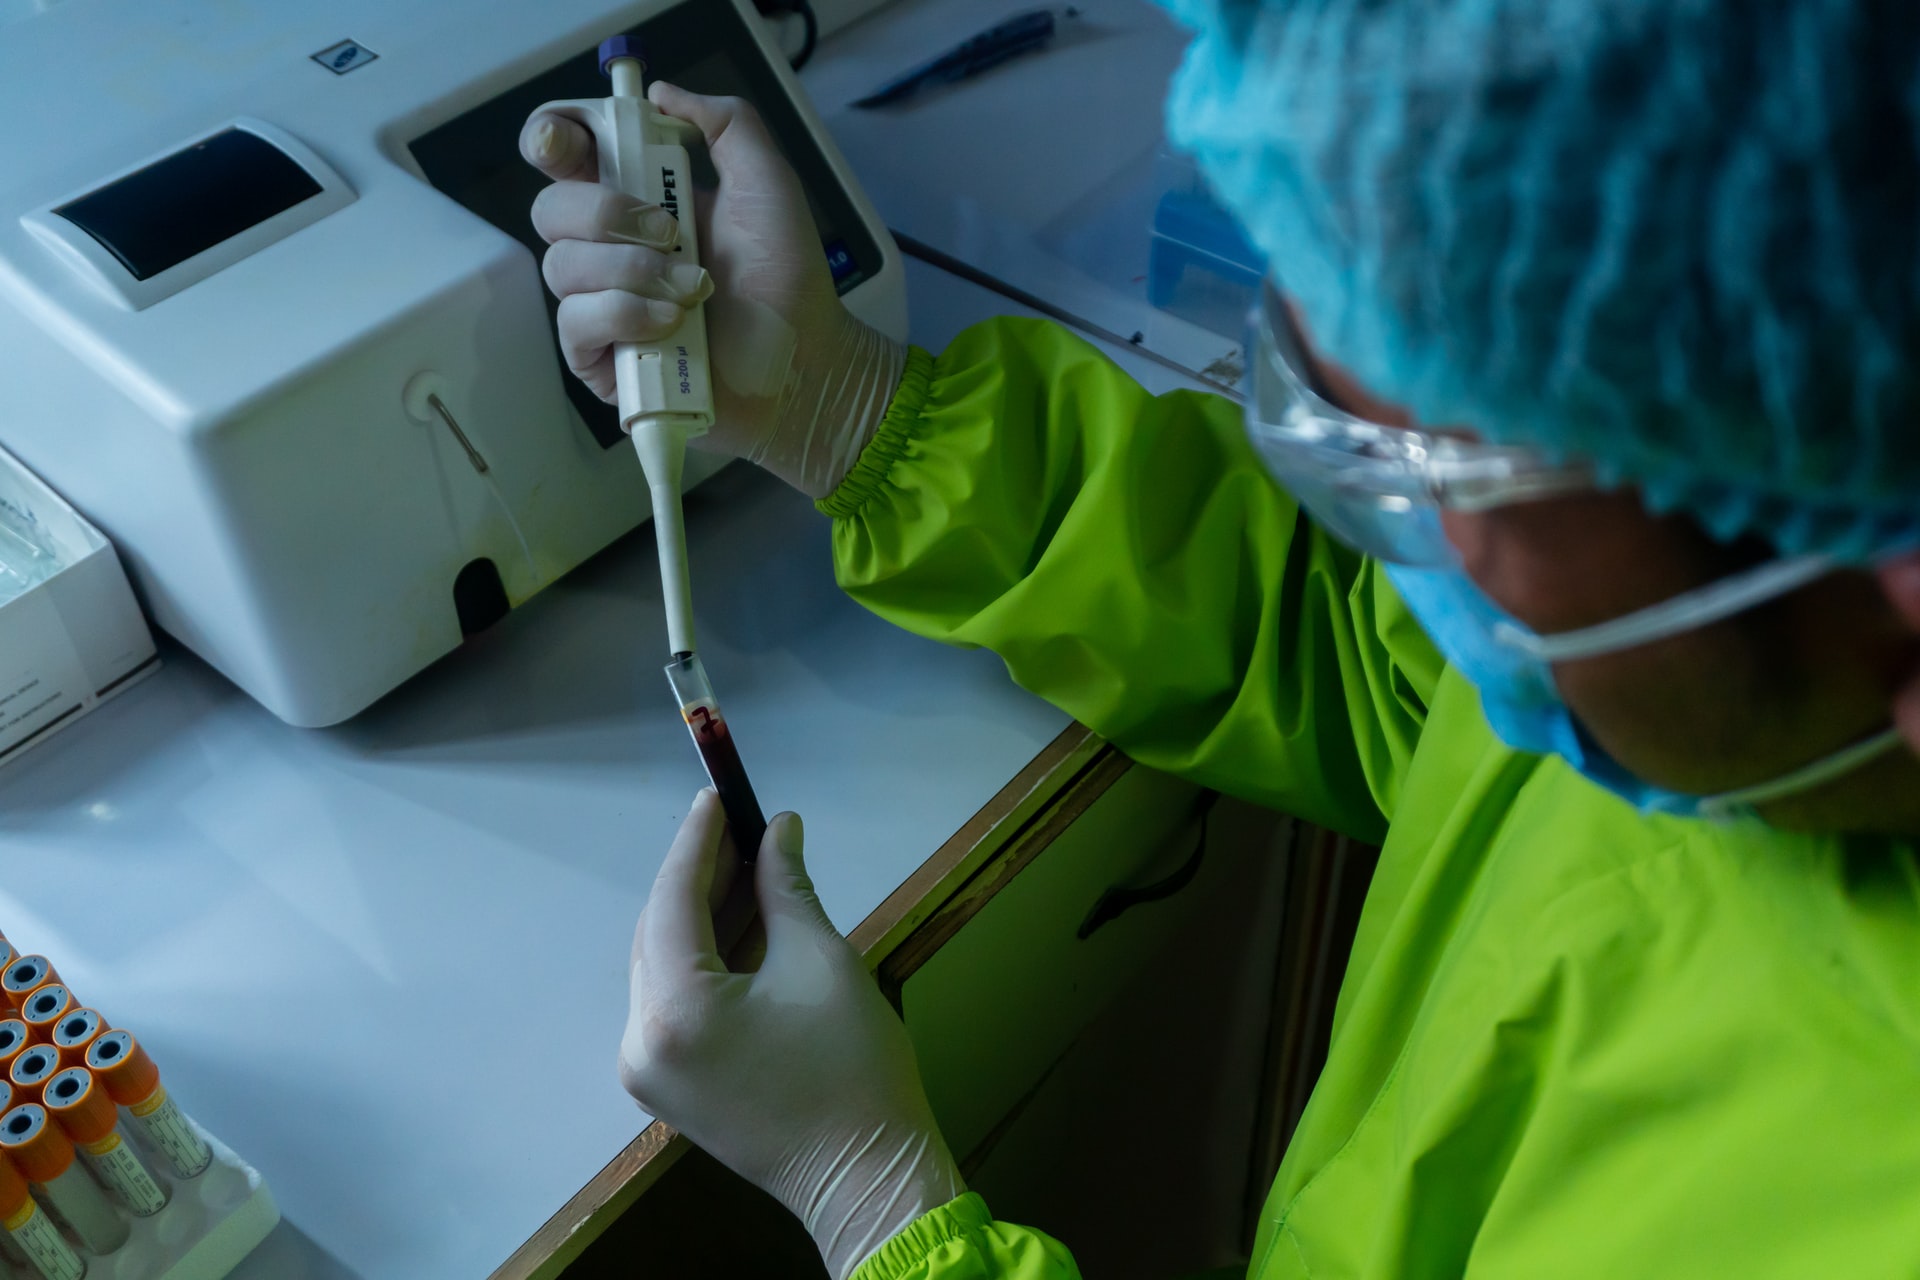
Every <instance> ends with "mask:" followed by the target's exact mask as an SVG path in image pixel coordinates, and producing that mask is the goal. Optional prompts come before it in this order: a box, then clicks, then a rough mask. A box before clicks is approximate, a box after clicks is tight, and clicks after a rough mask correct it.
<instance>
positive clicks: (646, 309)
mask: <svg viewBox="0 0 1920 1280" xmlns="http://www.w3.org/2000/svg"><path fill="white" fill-rule="evenodd" d="M647 96H648V98H650V99H651V100H652V102H653V104H654V105H655V106H656V107H658V108H660V110H662V111H665V112H666V113H668V114H669V115H673V116H677V117H679V118H681V119H683V120H687V121H689V122H691V123H692V124H693V125H695V126H696V127H697V128H699V130H700V132H701V133H702V134H703V135H704V136H705V138H706V142H707V148H708V151H709V152H710V154H711V155H712V158H713V167H714V169H715V171H716V172H717V173H718V174H719V178H720V183H719V188H718V190H717V191H716V192H714V193H711V194H710V195H709V193H704V192H696V193H695V195H694V200H693V203H694V204H695V206H696V216H697V217H698V219H699V227H700V246H701V256H702V257H703V258H704V260H705V261H704V267H705V270H704V271H702V270H701V269H700V268H697V267H695V266H693V264H691V263H685V262H681V263H675V262H674V261H673V260H672V258H671V256H670V254H669V253H668V252H667V251H668V250H670V249H671V247H672V245H673V243H674V240H675V239H676V237H677V234H678V224H676V223H675V222H674V219H673V217H672V215H671V214H668V213H667V212H666V211H665V210H664V209H661V208H660V207H659V206H657V205H650V204H647V203H646V202H645V201H643V200H640V199H637V198H635V197H632V196H628V195H625V194H623V193H621V192H618V191H614V190H611V189H609V188H606V187H602V186H601V185H600V184H599V181H598V178H599V161H598V158H597V155H596V153H595V149H594V141H593V135H592V134H590V133H589V132H588V131H587V130H586V129H585V128H583V127H582V126H581V125H579V124H577V123H575V122H573V121H571V120H566V119H563V118H561V117H559V116H556V115H552V114H550V113H542V112H535V113H534V114H533V115H532V116H530V117H529V118H528V120H527V123H526V125H525V127H524V128H523V129H522V130H521V134H520V151H521V154H522V155H524V156H525V157H526V159H527V160H528V161H529V162H530V163H531V164H533V165H534V166H535V167H536V168H538V169H539V170H540V171H541V172H543V173H545V174H546V175H547V176H548V177H550V178H552V179H554V184H553V185H552V186H551V187H548V188H547V189H546V190H545V191H543V192H541V193H540V196H539V198H538V199H536V200H535V201H534V205H533V224H534V228H535V230H537V231H538V232H539V233H540V237H541V238H542V239H543V240H545V241H546V242H547V244H548V245H549V246H550V247H549V248H548V250H547V254H546V258H545V260H544V262H543V263H542V264H541V267H542V272H543V274H544V275H545V276H546V281H547V286H548V287H549V288H551V289H552V290H553V291H554V293H555V294H557V295H558V296H559V298H560V314H559V330H560V348H561V351H562V352H563V353H564V355H565V357H566V360H567V364H568V366H569V367H570V368H572V370H573V371H574V373H575V374H577V375H579V377H580V378H581V379H582V380H583V381H584V382H586V384H587V385H588V386H589V387H591V388H592V389H593V391H594V393H595V394H596V395H598V396H599V397H600V398H601V399H602V400H606V401H608V402H609V403H611V402H612V401H613V400H614V398H615V397H614V380H613V344H614V343H616V342H650V341H656V340H658V339H661V338H664V337H666V336H668V335H669V334H671V333H672V332H673V330H674V329H675V328H677V327H678V326H679V324H680V321H681V320H682V318H683V317H684V316H685V314H686V311H685V308H687V307H689V306H691V305H693V304H694V303H697V302H700V301H702V300H706V302H707V352H708V358H709V360H711V361H712V365H713V370H712V372H713V389H714V413H715V421H714V425H713V430H712V431H711V432H710V433H709V434H708V435H706V436H704V437H701V438H699V439H697V440H696V441H695V443H696V445H698V446H699V447H704V448H707V449H711V450H716V451H719V452H722V453H726V454H729V455H732V456H735V457H742V458H746V459H748V460H750V461H752V462H755V463H758V464H759V465H761V466H763V467H765V468H767V470H769V471H771V472H773V473H774V474H775V475H778V476H779V477H781V478H782V479H783V480H786V481H787V482H788V483H789V484H791V485H793V486H794V487H796V488H798V489H800V490H802V491H803V492H805V493H808V494H810V495H811V496H813V497H816V498H819V497H824V496H826V495H827V494H828V493H831V492H832V491H833V489H834V488H835V487H836V486H837V485H838V484H839V483H840V481H841V479H842V478H843V477H845V475H846V474H847V472H848V471H849V470H851V469H852V467H853V464H854V462H855V461H856V460H857V459H858V458H859V456H860V450H861V449H863V448H865V447H866V444H867V441H868V440H870V439H872V438H873V434H874V432H875V431H876V430H877V429H878V428H879V425H880V420H881V419H882V418H883V417H885V416H886V411H887V405H888V403H889V402H890V401H891V400H892V398H893V393H894V389H895V388H896V387H897V386H898V385H899V382H900V373H901V370H902V368H904V366H905V359H906V356H905V352H904V351H903V350H902V349H901V348H900V346H899V344H897V343H895V342H893V341H892V340H891V339H889V338H887V337H886V336H885V335H884V334H882V333H880V332H878V331H877V330H875V329H873V328H872V327H870V326H869V325H866V324H864V323H863V322H861V321H860V320H859V319H858V318H856V317H855V316H854V315H853V314H852V313H850V312H849V311H848V310H847V309H846V307H845V306H843V305H842V304H841V302H840V297H839V295H838V294H837V293H836V292H835V290H834V287H833V277H832V275H831V273H829V271H828V270H827V264H826V258H825V254H824V251H823V250H822V248H821V243H820V234H819V231H818V230H817V229H816V228H815V227H814V225H813V217H812V215H811V214H810V213H809V212H808V209H807V201H806V194H805V193H804V192H803V191H802V190H801V187H800V180H799V178H798V177H797V176H796V175H795V173H794V172H793V169H792V167H791V166H789V165H788V164H787V162H786V160H785V159H784V158H782V156H781V155H780V153H779V151H778V149H777V148H776V147H775V146H774V143H773V139H772V138H771V137H770V136H769V135H768V133H767V130H766V126H765V125H764V124H762V123H761V120H760V117H759V115H758V113H756V112H755V111H754V109H753V108H752V107H751V106H749V105H748V104H747V103H745V102H742V101H741V100H740V99H738V98H709V97H702V96H700V95H698V94H692V93H687V92H685V91H683V90H681V89H677V88H674V87H673V86H671V85H668V84H663V83H656V84H654V85H653V86H652V87H651V88H650V89H649V90H648V93H647ZM709 295H710V296H709Z"/></svg>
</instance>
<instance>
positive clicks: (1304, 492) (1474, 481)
mask: <svg viewBox="0 0 1920 1280" xmlns="http://www.w3.org/2000/svg"><path fill="white" fill-rule="evenodd" d="M1252 328H1253V340H1252V341H1251V342H1250V343H1249V344H1248V347H1249V349H1248V359H1249V360H1250V361H1251V363H1252V366H1253V369H1252V373H1253V377H1252V385H1251V387H1250V394H1249V398H1248V400H1247V405H1246V417H1247V433H1248V435H1249V436H1250V437H1251V438H1252V441H1253V444H1254V447H1255V448H1256V449H1257V450H1258V451H1259V453H1260V456H1261V458H1262V459H1263V460H1265V462H1266V464H1267V468H1268V470H1269V471H1271V472H1272V473H1273V476H1274V478H1275V479H1276V480H1278V481H1279V482H1280V484H1281V485H1282V486H1283V487H1284V488H1285V489H1286V490H1287V491H1288V492H1289V493H1291V494H1292V495H1293V496H1294V498H1295V500H1296V501H1298V502H1299V503H1300V505H1301V506H1302V507H1305V508H1306V510H1307V512H1308V514H1309V515H1311V516H1312V517H1313V518H1314V520H1315V521H1316V522H1317V523H1318V524H1319V525H1320V526H1321V527H1322V528H1324V529H1326V530H1327V531H1328V532H1329V533H1331V534H1333V535H1334V536H1335V537H1337V538H1339V539H1340V540H1341V541H1343V542H1345V543H1347V544H1348V545H1349V546H1352V547H1354V548H1355V549H1356V550H1359V551H1361V552H1364V553H1365V554H1367V555H1369V556H1372V557H1374V558H1375V559H1377V560H1382V561H1385V562H1386V563H1388V564H1398V565H1406V566H1408V567H1409V568H1422V569H1435V568H1444V567H1451V566H1453V565H1456V564H1458V563H1459V559H1458V557H1457V556H1456V554H1455V553H1454V550H1453V547H1452V545H1451V544H1450V543H1449V542H1448V541H1447V536H1446V532H1445V530H1443V529H1442V528H1441V525H1440V513H1441V512H1442V511H1445V510H1452V511H1486V510H1488V509H1490V508H1493V507H1501V506H1507V505H1509V504H1512V503H1516V502H1530V501H1533V500H1535V499H1539V498H1550V497H1554V496H1556V495H1559V494H1566V493H1577V492H1584V491H1588V490H1591V489H1592V488H1593V487H1594V477H1593V473H1592V471H1591V470H1589V469H1588V468H1586V467H1584V466H1579V465H1574V464H1563V463H1556V462H1553V461H1551V460H1549V459H1547V458H1545V457H1543V456H1542V455H1541V454H1539V453H1537V452H1535V451H1534V450H1531V449H1526V448H1516V447H1511V446H1505V445H1492V444H1482V443H1479V442H1478V441H1473V440H1467V439H1464V438H1462V437H1460V436H1457V435H1449V434H1447V433H1445V432H1439V431H1430V430H1425V429H1422V428H1418V427H1390V426H1384V425H1382V424H1380V423H1376V422H1369V421H1367V420H1366V419H1365V418H1361V417H1358V416H1356V415H1354V414H1352V413H1349V412H1347V411H1346V410H1345V409H1342V408H1340V407H1339V406H1337V405H1335V404H1333V403H1331V402H1330V401H1329V400H1328V399H1327V398H1326V396H1325V394H1324V393H1323V392H1322V390H1321V389H1320V388H1319V387H1317V386H1316V385H1315V379H1314V378H1313V376H1312V374H1311V372H1310V371H1311V369H1312V367H1313V366H1312V364H1311V362H1310V361H1309V360H1308V359H1307V357H1306V345H1305V342H1304V340H1303V339H1302V337H1301V335H1300V332H1299V330H1298V329H1297V328H1296V327H1295V324H1294V320H1293V316H1292V313H1291V312H1289V311H1288V309H1287V305H1286V303H1285V302H1284V301H1283V300H1282V299H1281V297H1280V295H1279V293H1278V292H1277V291H1276V290H1275V289H1274V288H1273V286H1272V285H1271V284H1268V285H1266V286H1265V287H1264V288H1263V290H1262V292H1261V300H1260V303H1259V305H1258V306H1257V307H1255V308H1254V313H1253V316H1252Z"/></svg>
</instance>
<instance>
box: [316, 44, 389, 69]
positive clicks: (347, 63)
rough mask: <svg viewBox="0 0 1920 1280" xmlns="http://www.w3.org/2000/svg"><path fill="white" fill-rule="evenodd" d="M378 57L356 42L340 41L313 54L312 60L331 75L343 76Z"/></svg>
mask: <svg viewBox="0 0 1920 1280" xmlns="http://www.w3.org/2000/svg"><path fill="white" fill-rule="evenodd" d="M379 57H380V55H379V54H377V53H375V52H374V51H373V50H371V49H369V48H367V46H365V45H363V44H361V43H360V42H359V41H358V40H342V41H341V42H340V43H339V44H332V45H328V46H327V47H326V48H324V49H322V50H321V51H320V52H318V53H316V54H314V55H313V60H314V61H315V62H317V63H319V64H320V65H321V66H323V67H325V68H326V69H327V70H329V71H331V72H333V74H335V75H337V76H343V75H345V74H347V72H349V71H358V70H359V69H360V68H362V67H364V66H366V65H367V64H368V63H369V62H373V61H375V60H377V59H378V58H379Z"/></svg>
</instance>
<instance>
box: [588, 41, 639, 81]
mask: <svg viewBox="0 0 1920 1280" xmlns="http://www.w3.org/2000/svg"><path fill="white" fill-rule="evenodd" d="M615 58H633V59H635V60H637V61H638V62H639V63H640V64H641V65H642V66H645V65H646V62H647V46H646V44H645V43H644V42H643V41H642V40H641V39H640V37H639V36H609V37H607V38H606V39H605V40H602V41H601V42H600V74H601V75H603V76H604V75H611V74H612V73H611V72H609V71H608V70H607V68H608V66H610V65H611V64H612V62H613V60H614V59H615Z"/></svg>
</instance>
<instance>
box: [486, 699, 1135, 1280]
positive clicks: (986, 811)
mask: <svg viewBox="0 0 1920 1280" xmlns="http://www.w3.org/2000/svg"><path fill="white" fill-rule="evenodd" d="M1130 765H1131V762H1130V761H1128V760H1127V758H1126V757H1125V756H1124V755H1122V754H1121V753H1120V752H1119V751H1118V750H1117V749H1116V748H1114V747H1113V746H1111V745H1109V744H1108V743H1107V742H1106V741H1105V740H1104V739H1102V738H1101V737H1100V736H1099V735H1097V734H1095V733H1094V732H1093V730H1091V729H1089V728H1087V727H1086V726H1085V725H1081V724H1071V725H1068V726H1067V728H1066V729H1065V730H1063V731H1062V732H1061V733H1060V735H1059V736H1058V737H1057V738H1055V739H1054V740H1053V741H1052V742H1050V743H1048V744H1047V746H1046V747H1045V748H1043V749H1042V750H1041V751H1040V753H1039V754H1038V755H1036V756H1035V757H1034V758H1033V759H1032V760H1031V761H1030V762H1029V763H1028V764H1027V766H1026V767H1025V768H1023V769H1022V770H1021V771H1020V772H1019V773H1017V774H1015V775H1014V777H1013V780H1012V781H1010V782H1009V783H1007V785H1006V786H1004V787H1002V788H1001V789H1000V790H999V791H998V792H997V793H996V794H995V795H994V797H993V799H991V800H989V801H988V802H987V803H986V804H985V805H984V806H982V807H981V809H980V811H979V812H978V813H976V814H974V815H973V817H972V818H970V819H968V820H967V822H966V823H965V824H963V825H962V826H961V828H960V829H959V830H958V831H956V832H954V833H953V835H952V836H951V837H949V838H948V839H947V840H946V841H945V842H944V843H943V844H942V845H941V846H940V848H939V849H938V850H936V851H935V852H934V854H933V856H932V857H930V858H928V859H927V860H926V861H925V862H923V863H922V864H921V865H920V866H919V867H917V868H915V870H914V871H913V873H912V874H911V875H909V876H908V877H907V878H906V880H905V881H903V882H902V883H901V885H900V887H899V888H898V889H896V890H894V891H893V892H892V893H891V894H889V895H888V896H887V898H886V900H885V901H883V902H882V903H881V904H880V905H879V906H877V907H875V908H874V909H873V911H872V912H870V913H869V914H868V916H867V918H866V919H865V920H863V921H861V922H860V924H859V925H858V926H857V927H856V928H854V930H853V931H852V932H851V933H850V934H849V935H848V937H849V939H850V940H851V941H852V942H853V944H854V946H856V947H857V948H859V949H860V951H861V953H862V954H864V955H865V956H866V957H867V958H868V960H869V961H870V962H871V963H872V964H873V965H874V967H875V968H876V969H877V970H879V971H880V981H881V984H882V986H884V987H889V988H894V989H897V987H898V984H899V983H900V982H903V981H905V979H906V977H907V976H908V975H909V974H911V973H912V972H913V970H915V969H917V968H919V966H920V964H921V963H923V962H924V961H925V959H926V957H927V956H929V955H932V954H933V953H934V952H935V951H937V950H938V949H939V947H940V944H941V943H943V942H945V941H946V939H948V938H950V937H952V936H953V934H954V933H955V932H957V931H958V930H959V928H960V926H961V925H963V924H965V923H966V921H967V920H969V919H971V918H972V917H973V916H974V915H975V914H976V913H977V912H978V911H979V910H980V909H981V907H983V906H985V905H986V903H987V902H988V901H990V900H991V899H992V897H993V895H994V894H995V893H998V892H999V891H1000V890H1001V889H1002V888H1004V887H1005V886H1006V885H1007V883H1008V882H1009V881H1011V880H1012V879H1013V877H1014V876H1016V875H1018V874H1019V873H1020V871H1021V870H1022V869H1023V868H1025V867H1026V866H1027V865H1028V864H1030V863H1031V862H1032V861H1033V859H1034V858H1035V857H1037V856H1039V853H1040V851H1041V850H1042V849H1044V848H1045V847H1046V845H1047V843H1048V842H1049V841H1051V840H1052V839H1053V837H1054V836H1055V835H1057V834H1058V833H1059V832H1060V831H1061V830H1064V829H1065V827H1066V826H1067V825H1068V824H1070V823H1071V822H1072V821H1073V820H1074V819H1075V818H1077V817H1079V815H1080V814H1082V813H1084V812H1085V811H1086V810H1087V808H1088V807H1089V806H1091V805H1092V804H1093V802H1094V801H1095V800H1096V799H1098V798H1099V797H1100V796H1101V795H1102V794H1104V793H1105V791H1106V790H1107V788H1108V787H1110V786H1112V785H1113V783H1114V782H1115V781H1116V780H1117V779H1118V778H1119V777H1120V776H1121V775H1122V774H1124V773H1125V772H1126V770H1127V769H1128V768H1129V767H1130ZM687 1149H688V1143H687V1140H686V1139H685V1138H682V1137H681V1136H680V1135H679V1133H678V1132H677V1131H676V1130H674V1129H673V1128H672V1127H671V1126H670V1125H666V1124H662V1123H661V1122H660V1121H658V1120H656V1121H654V1122H653V1123H652V1124H650V1125H648V1126H647V1127H646V1128H645V1129H643V1130H641V1132H640V1134H639V1135H638V1136H637V1137H635V1138H634V1139H633V1141H632V1142H630V1143H628V1144H627V1146H626V1148H625V1149H624V1150H622V1151H621V1152H620V1154H619V1155H617V1156H615V1157H614V1158H613V1159H612V1160H611V1161H609V1162H608V1163H607V1165H606V1167H605V1168H603V1169H601V1170H600V1172H599V1173H597V1174H595V1175H594V1176H593V1178H592V1180H591V1181H589V1182H588V1183H587V1185H586V1186H584V1187H582V1188H581V1189H580V1190H579V1191H577V1192H575V1193H574V1195H573V1197H572V1198H571V1199H570V1200H568V1201H567V1203H566V1204H565V1205H564V1206H562V1208H561V1209H560V1211H559V1212H558V1213H555V1214H554V1215H553V1216H552V1217H551V1218H549V1219H548V1220H547V1221H546V1223H545V1224H544V1225H542V1226H541V1228H540V1229H539V1230H538V1231H536V1232H535V1233H534V1234H533V1235H532V1236H531V1237H529V1238H528V1240H527V1241H526V1243H525V1244H523V1245H521V1246H520V1247H519V1248H518V1249H516V1250H514V1252H513V1256H512V1257H510V1258H508V1259H507V1260H506V1261H505V1262H504V1263H502V1264H501V1265H500V1266H499V1267H498V1268H497V1269H495V1271H494V1272H493V1275H492V1277H491V1278H490V1280H555V1278H556V1277H558V1276H559V1275H560V1274H561V1273H562V1272H563V1271H564V1270H565V1269H566V1267H567V1265H568V1264H569V1263H571V1262H572V1261H573V1260H574V1258H576V1257H578V1256H579V1254H580V1253H581V1251H582V1250H584V1249H585V1248H586V1247H587V1245H589V1244H590V1243H592V1242H593V1240H594V1239H595V1238H596V1237H597V1236H599V1234H600V1233H601V1232H602V1231H604V1230H605V1229H606V1227H607V1224H609V1223H611V1222H612V1221H613V1220H614V1219H615V1218H617V1217H619V1215H620V1214H622V1213H624V1212H625V1211H626V1210H627V1208H628V1207H629V1206H630V1205H632V1204H633V1202H634V1201H635V1200H637V1199H639V1198H640V1196H641V1195H642V1194H643V1193H644V1192H645V1191H646V1190H647V1188H648V1187H650V1186H652V1185H653V1184H654V1183H655V1182H656V1181H658V1180H659V1179H660V1177H661V1176H662V1175H663V1174H664V1173H665V1172H666V1171H667V1170H668V1169H669V1168H671V1167H672V1166H673V1163H674V1161H676V1160H677V1159H679V1157H680V1156H681V1154H682V1153H684V1152H685V1151H686V1150H687Z"/></svg>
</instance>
